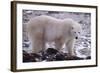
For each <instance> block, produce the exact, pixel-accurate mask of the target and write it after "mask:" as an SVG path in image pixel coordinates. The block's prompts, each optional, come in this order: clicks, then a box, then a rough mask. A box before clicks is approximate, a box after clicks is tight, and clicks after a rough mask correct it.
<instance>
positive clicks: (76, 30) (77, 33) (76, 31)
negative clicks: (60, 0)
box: [70, 22, 81, 39]
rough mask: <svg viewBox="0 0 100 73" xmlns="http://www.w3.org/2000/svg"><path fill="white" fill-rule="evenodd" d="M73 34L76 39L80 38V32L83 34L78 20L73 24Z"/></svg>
mask: <svg viewBox="0 0 100 73" xmlns="http://www.w3.org/2000/svg"><path fill="white" fill-rule="evenodd" d="M70 32H71V35H72V36H73V37H74V38H75V39H78V38H79V36H80V34H81V25H80V24H79V23H77V22H75V23H74V24H73V26H71V30H70Z"/></svg>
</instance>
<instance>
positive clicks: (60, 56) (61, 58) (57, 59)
mask: <svg viewBox="0 0 100 73" xmlns="http://www.w3.org/2000/svg"><path fill="white" fill-rule="evenodd" d="M55 60H56V61H61V60H65V55H64V54H61V53H57V54H56V56H55Z"/></svg>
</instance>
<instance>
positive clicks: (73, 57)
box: [66, 56, 83, 60]
mask: <svg viewBox="0 0 100 73" xmlns="http://www.w3.org/2000/svg"><path fill="white" fill-rule="evenodd" d="M66 60H83V58H80V57H77V56H70V57H69V56H68V57H67V58H66Z"/></svg>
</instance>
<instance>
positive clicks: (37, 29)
mask: <svg viewBox="0 0 100 73" xmlns="http://www.w3.org/2000/svg"><path fill="white" fill-rule="evenodd" d="M80 30H81V26H80V24H79V23H77V22H76V21H74V20H73V19H68V18H67V19H57V18H54V17H51V16H47V15H41V16H37V17H34V18H32V19H31V20H30V21H29V22H28V24H27V33H28V36H29V39H30V41H31V46H32V52H33V53H38V52H40V51H41V50H42V51H43V50H45V43H46V42H55V48H56V49H57V50H60V49H61V48H62V46H63V45H64V44H65V45H66V47H67V50H68V54H69V55H70V56H72V55H75V51H74V48H73V46H74V43H75V40H76V39H78V36H79V34H80Z"/></svg>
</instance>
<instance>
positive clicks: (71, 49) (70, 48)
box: [66, 39, 76, 56]
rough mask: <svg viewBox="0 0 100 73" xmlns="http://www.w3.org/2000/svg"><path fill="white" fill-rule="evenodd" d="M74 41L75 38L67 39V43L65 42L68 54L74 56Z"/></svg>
mask: <svg viewBox="0 0 100 73" xmlns="http://www.w3.org/2000/svg"><path fill="white" fill-rule="evenodd" d="M74 42H75V40H74V39H73V40H69V41H68V42H67V43H66V47H67V50H68V56H75V55H76V53H75V49H74Z"/></svg>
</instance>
